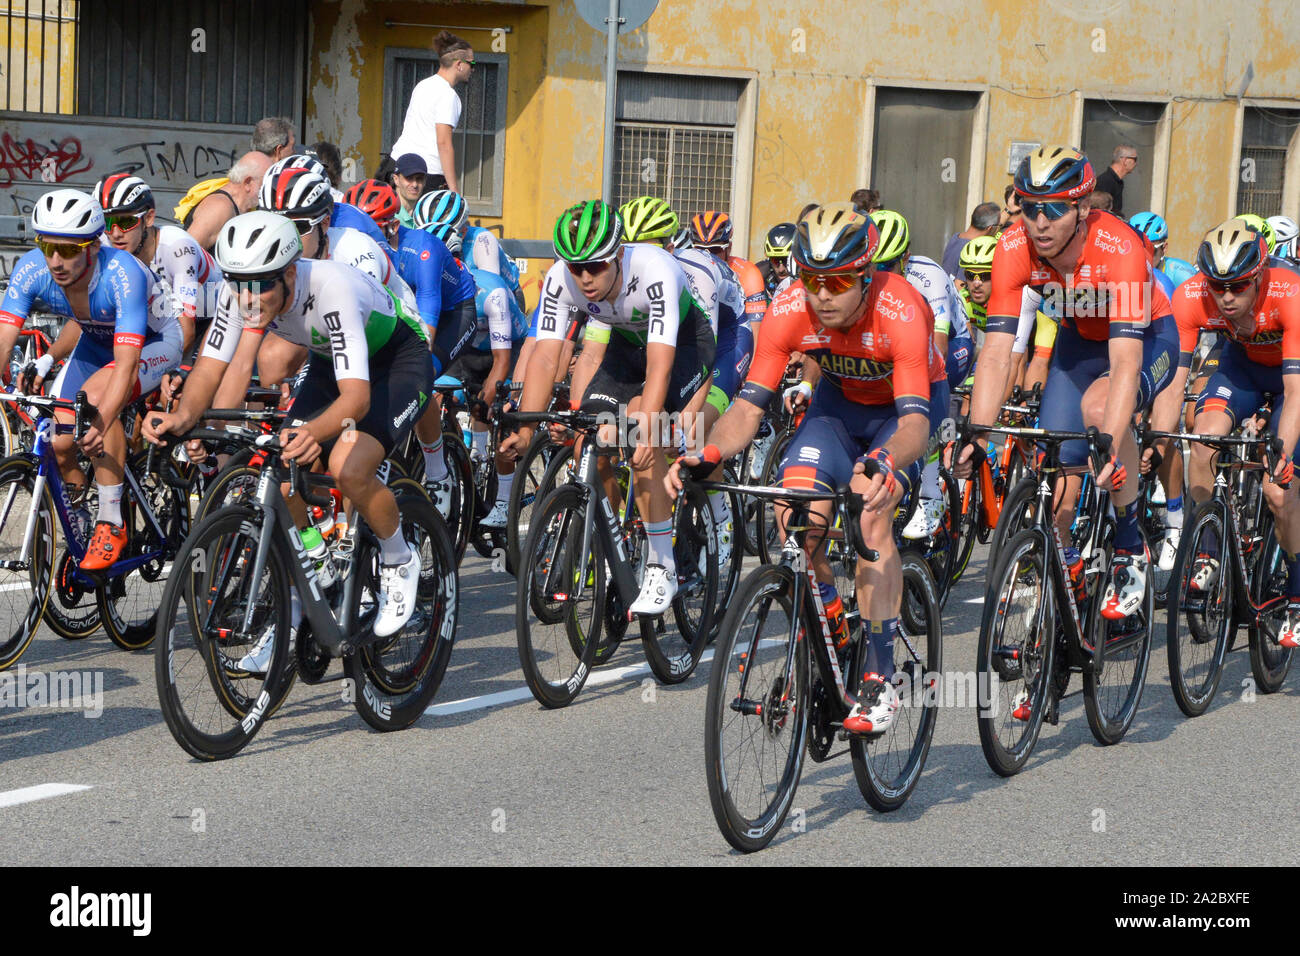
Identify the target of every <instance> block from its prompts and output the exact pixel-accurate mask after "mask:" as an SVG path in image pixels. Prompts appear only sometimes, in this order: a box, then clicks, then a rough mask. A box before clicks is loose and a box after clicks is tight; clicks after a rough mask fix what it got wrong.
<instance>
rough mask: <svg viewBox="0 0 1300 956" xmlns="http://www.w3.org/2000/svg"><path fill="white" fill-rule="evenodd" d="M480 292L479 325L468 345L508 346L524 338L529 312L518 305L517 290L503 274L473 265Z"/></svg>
mask: <svg viewBox="0 0 1300 956" xmlns="http://www.w3.org/2000/svg"><path fill="white" fill-rule="evenodd" d="M470 274H471V275H473V276H474V284H475V285H477V286H478V294H477V295H476V296H475V297H474V311H475V312H476V313H477V315H478V325H477V327H476V328H475V330H474V337H473V338H472V339H470V343H469V347H470V348H471V349H474V350H475V351H478V352H486V351H489V350H491V349H505V348H510V347H512V346H513V345H515V344H517V343H519V342H522V341H523V340H524V339H525V338H526V337H527V335H528V328H529V325H528V316H526V315H524V310H523V309H521V308H519V303H518V302H516V301H515V296H514V293H513V292H511V291H510V286H509V284H508V283H507V282H506V281H505V279H504V278H503V277H502V276H499V275H497V274H496V273H494V272H488V271H487V270H486V269H471V270H470Z"/></svg>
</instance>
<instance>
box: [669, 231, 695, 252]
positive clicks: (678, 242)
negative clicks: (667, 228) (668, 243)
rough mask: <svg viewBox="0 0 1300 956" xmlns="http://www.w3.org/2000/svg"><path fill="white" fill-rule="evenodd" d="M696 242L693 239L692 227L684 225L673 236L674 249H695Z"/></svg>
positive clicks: (675, 250)
mask: <svg viewBox="0 0 1300 956" xmlns="http://www.w3.org/2000/svg"><path fill="white" fill-rule="evenodd" d="M694 248H695V243H694V242H692V241H691V227H690V226H682V227H681V228H680V229H678V230H677V234H676V235H675V236H673V251H674V252H681V251H682V250H683V249H694Z"/></svg>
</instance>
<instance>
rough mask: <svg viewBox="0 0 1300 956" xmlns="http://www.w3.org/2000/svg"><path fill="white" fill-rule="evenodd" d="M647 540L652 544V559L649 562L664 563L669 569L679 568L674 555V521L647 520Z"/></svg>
mask: <svg viewBox="0 0 1300 956" xmlns="http://www.w3.org/2000/svg"><path fill="white" fill-rule="evenodd" d="M645 536H646V542H647V543H648V544H649V545H650V559H649V561H647V562H646V563H647V564H662V565H663V566H664V567H665V568H667V569H668V570H669V571H676V570H677V561H676V559H675V558H674V557H673V523H672V521H671V520H669V521H647V522H646V523H645Z"/></svg>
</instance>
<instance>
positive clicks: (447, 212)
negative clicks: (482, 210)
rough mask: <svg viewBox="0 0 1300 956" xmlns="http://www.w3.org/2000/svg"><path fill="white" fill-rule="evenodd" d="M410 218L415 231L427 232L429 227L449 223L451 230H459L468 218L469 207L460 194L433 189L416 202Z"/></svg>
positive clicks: (448, 190)
mask: <svg viewBox="0 0 1300 956" xmlns="http://www.w3.org/2000/svg"><path fill="white" fill-rule="evenodd" d="M411 218H413V219H414V220H415V227H416V228H417V229H425V230H428V228H429V227H430V226H441V225H442V224H443V223H450V224H451V225H452V227H453V228H455V229H460V228H462V227H463V226H464V225H465V221H466V220H467V219H468V218H469V206H468V205H467V204H466V203H465V197H464V196H462V195H461V194H460V193H454V192H452V191H451V190H450V189H435V190H434V191H433V192H431V193H425V194H424V195H423V196H421V197H420V198H419V199H417V200H416V202H415V208H414V209H413V210H411Z"/></svg>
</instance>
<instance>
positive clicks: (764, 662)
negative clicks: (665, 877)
mask: <svg viewBox="0 0 1300 956" xmlns="http://www.w3.org/2000/svg"><path fill="white" fill-rule="evenodd" d="M817 626H818V624H817V622H815V621H812V620H810V619H809V615H808V613H807V609H806V608H796V607H795V606H794V573H793V572H792V571H791V570H790V569H789V568H787V567H782V566H777V565H764V566H763V567H761V568H758V569H757V570H755V571H754V573H753V574H751V575H750V576H749V577H747V578H745V580H744V581H743V582H741V585H740V588H739V590H738V591H737V592H736V597H735V600H734V601H732V603H731V606H730V607H729V608H728V609H727V613H726V615H725V616H724V617H723V620H722V628H721V630H720V632H719V634H718V640H717V643H716V645H715V654H714V658H713V671H712V673H711V674H710V676H709V696H708V702H707V704H706V705H705V723H704V761H705V773H706V776H707V779H708V786H709V804H710V805H711V806H712V808H713V818H714V819H715V820H716V821H717V823H718V829H719V830H721V831H722V835H723V837H725V838H726V840H727V842H728V843H730V844H731V845H732V846H733V847H735V848H736V849H737V850H740V851H741V852H744V853H753V852H754V851H755V850H761V849H763V847H765V846H767V845H768V844H769V843H770V842H772V838H773V837H774V836H776V832H777V831H778V830H779V829H780V828H781V824H782V823H783V822H784V821H785V818H786V814H788V813H789V812H790V806H791V802H792V801H793V800H794V794H795V791H796V790H797V789H798V787H799V777H800V775H801V774H802V773H803V760H804V753H805V752H806V750H807V741H808V706H809V678H808V668H809V660H808V641H807V635H808V634H810V633H815V631H814V630H813V628H815V627H817ZM791 641H793V642H794V646H793V647H791Z"/></svg>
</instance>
